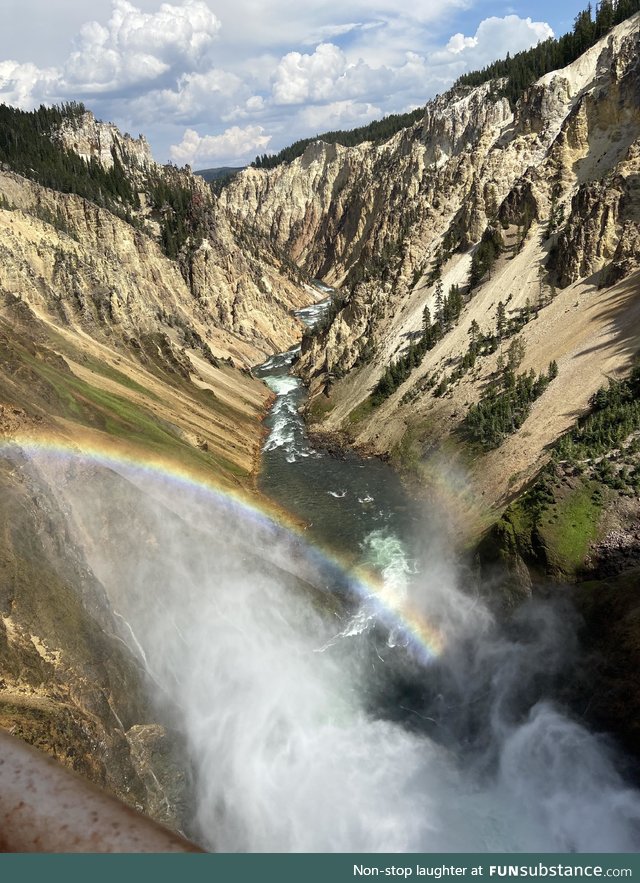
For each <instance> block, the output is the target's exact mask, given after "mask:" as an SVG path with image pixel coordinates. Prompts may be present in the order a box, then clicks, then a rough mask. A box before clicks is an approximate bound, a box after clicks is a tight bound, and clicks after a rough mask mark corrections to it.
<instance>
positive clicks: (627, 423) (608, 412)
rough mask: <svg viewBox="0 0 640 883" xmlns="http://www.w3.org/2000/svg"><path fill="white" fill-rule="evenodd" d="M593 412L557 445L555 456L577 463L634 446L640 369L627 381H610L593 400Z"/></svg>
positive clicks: (638, 420)
mask: <svg viewBox="0 0 640 883" xmlns="http://www.w3.org/2000/svg"><path fill="white" fill-rule="evenodd" d="M591 405H592V410H591V411H590V413H589V414H587V415H586V416H585V417H582V418H581V419H580V420H579V421H578V423H577V425H576V426H575V428H574V429H572V430H571V431H570V432H568V433H567V434H566V435H564V436H563V437H562V438H561V439H560V440H559V441H558V443H557V444H556V447H555V456H556V457H557V458H558V459H560V460H569V461H571V462H577V461H580V460H587V459H591V458H594V457H600V456H603V455H604V454H607V453H609V452H610V451H612V450H613V449H616V448H622V447H623V446H625V443H627V442H629V443H631V440H630V436H631V435H632V433H634V432H637V431H638V430H640V366H636V367H635V368H634V370H633V371H632V373H631V376H630V377H629V378H628V379H627V380H611V381H609V385H608V386H607V387H603V388H602V389H600V390H599V391H598V392H597V393H596V394H595V396H594V397H593V399H592V400H591Z"/></svg>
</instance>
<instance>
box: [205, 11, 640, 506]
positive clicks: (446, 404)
mask: <svg viewBox="0 0 640 883" xmlns="http://www.w3.org/2000/svg"><path fill="white" fill-rule="evenodd" d="M639 52H640V16H639V15H635V16H633V17H632V18H630V19H628V20H627V21H625V22H623V23H622V24H620V25H618V26H617V27H616V28H614V29H613V30H612V31H611V33H610V34H608V35H607V36H606V37H604V38H602V39H601V40H600V41H599V42H598V43H596V44H595V45H594V46H592V47H591V48H590V49H589V50H588V51H587V52H585V53H584V55H582V56H581V57H580V58H578V59H577V60H576V61H574V62H573V63H572V64H570V65H568V66H567V67H566V68H564V69H562V70H558V71H554V72H551V73H549V74H546V75H545V76H544V77H542V78H541V79H540V80H538V81H537V82H536V83H534V84H533V85H532V86H531V87H530V88H529V89H527V90H526V92H525V93H524V95H523V96H522V97H521V99H520V100H519V101H518V103H517V104H516V106H515V107H514V108H511V107H510V105H509V102H508V101H507V99H506V98H505V97H504V95H503V94H502V91H501V90H502V87H503V85H504V83H503V82H502V81H500V80H496V81H493V82H487V83H485V84H483V85H482V86H478V87H475V88H470V87H465V88H459V89H457V90H456V91H455V92H450V93H447V94H446V95H444V96H441V97H439V98H436V99H435V100H434V101H432V102H429V104H428V105H427V107H426V109H425V114H424V118H423V119H422V121H421V122H420V123H417V124H415V125H414V126H413V127H412V128H410V129H407V130H404V131H402V132H399V133H398V134H396V135H395V136H394V137H393V138H392V139H391V140H390V141H388V142H387V143H385V144H381V145H375V144H370V143H369V144H360V145H358V146H356V147H353V148H344V147H340V146H336V145H325V144H320V143H316V144H314V145H311V146H310V147H309V148H307V150H306V152H305V154H304V155H303V156H302V157H300V158H299V159H297V160H295V161H293V162H292V163H290V164H288V165H282V166H279V167H277V168H275V169H273V170H271V171H264V170H256V169H250V170H247V171H245V172H243V173H242V174H240V175H238V176H237V177H236V178H235V179H234V180H233V181H232V182H231V184H230V185H229V186H228V187H227V188H226V190H225V192H224V194H223V196H222V200H221V201H222V204H223V205H224V206H225V208H226V209H227V211H228V212H229V213H230V214H231V215H232V216H235V217H238V218H240V219H244V218H247V217H249V216H254V215H255V219H256V225H257V226H258V227H259V229H261V230H263V231H264V232H265V234H268V235H270V236H272V237H273V238H274V239H275V240H276V241H277V242H278V244H279V246H280V247H282V248H283V249H286V250H287V251H288V253H289V254H290V255H291V256H292V258H293V259H295V260H296V261H298V262H299V263H300V265H301V266H302V267H303V268H304V269H305V270H306V271H307V272H309V273H313V274H318V275H320V276H323V277H324V278H325V280H326V281H328V282H331V283H333V284H336V285H341V286H342V292H341V301H342V304H343V305H342V306H341V308H340V309H338V311H337V314H336V317H335V319H334V321H333V323H332V324H331V326H330V327H329V328H328V329H326V330H324V331H323V333H322V334H320V335H317V336H313V335H310V336H307V337H306V338H305V341H304V342H303V348H302V356H301V359H300V362H299V365H298V371H299V372H300V374H301V375H302V376H303V377H304V378H305V379H306V380H307V381H308V382H309V384H310V388H311V392H312V395H315V394H321V393H324V394H326V395H328V396H329V401H328V402H326V403H325V405H323V407H322V408H320V409H318V410H319V411H322V413H323V415H324V416H323V422H322V427H324V428H326V429H328V430H338V429H341V430H346V431H347V432H348V433H349V435H350V436H351V437H352V438H353V440H354V441H355V442H356V443H357V444H361V445H363V446H365V447H367V448H368V449H373V450H375V451H378V452H380V453H382V452H385V453H389V452H393V451H396V452H400V451H402V452H403V453H402V454H401V456H403V457H405V456H406V455H407V451H408V450H409V449H411V450H412V451H413V453H412V454H411V456H410V459H415V458H416V457H417V459H418V460H421V459H422V458H423V457H424V455H425V453H426V452H428V451H429V450H431V449H435V446H436V444H437V443H438V442H439V441H442V440H443V439H449V440H451V438H452V433H455V431H457V430H458V429H459V428H460V424H461V422H462V420H463V419H464V416H465V414H466V412H467V410H468V408H469V406H470V405H471V404H472V403H473V402H474V401H477V400H478V397H479V396H480V394H481V392H482V390H483V389H485V388H486V385H487V383H489V382H491V379H492V378H495V376H496V360H497V355H491V353H488V354H487V356H486V357H485V358H482V359H480V360H479V361H478V362H477V364H476V365H475V367H474V369H473V371H472V372H468V373H466V375H465V371H462V375H463V376H462V379H454V380H453V381H452V380H451V377H452V375H453V374H454V369H455V368H456V367H457V366H459V365H460V363H461V360H462V357H463V355H464V353H465V351H466V350H467V348H468V342H469V336H468V335H469V333H470V329H471V326H472V323H473V322H475V323H476V326H477V327H479V328H480V329H481V331H482V333H483V334H484V335H491V334H495V328H496V322H497V309H498V304H499V303H500V302H502V305H503V307H504V306H505V304H506V305H507V307H506V309H507V316H508V317H509V319H510V320H513V322H516V320H518V321H520V319H519V317H526V318H527V319H530V318H531V317H532V316H534V315H535V317H536V319H537V321H536V322H527V321H523V322H522V325H521V332H520V337H521V339H522V341H523V343H524V346H525V350H526V352H527V356H526V358H525V363H524V365H523V368H526V369H527V370H528V369H529V368H533V369H534V370H537V371H540V370H543V369H546V365H548V363H549V361H550V360H551V359H555V360H556V361H557V362H558V364H559V365H560V382H559V383H558V385H557V388H558V389H560V388H562V389H563V390H564V394H563V395H560V396H559V397H558V398H557V401H556V395H555V392H553V386H552V387H550V389H549V392H548V393H545V396H546V406H545V415H547V417H548V419H545V423H546V428H545V431H544V432H542V433H540V432H538V431H536V432H533V431H532V430H531V428H530V425H529V421H528V422H527V424H526V433H527V434H526V436H525V437H526V438H528V439H529V438H530V439H531V440H530V441H526V442H524V444H523V442H522V437H521V436H518V440H517V442H515V441H514V445H519V447H520V450H521V454H518V452H517V451H516V450H513V451H511V450H510V447H509V444H510V443H509V442H507V443H505V445H504V446H503V447H502V449H501V451H500V455H498V454H496V455H494V454H489V455H488V456H479V457H477V458H476V459H477V464H476V465H477V475H476V478H477V479H478V486H477V487H476V494H475V495H474V496H476V497H477V498H481V499H482V506H483V507H485V506H488V507H489V508H491V507H493V506H498V507H500V506H502V505H504V502H505V501H506V500H507V499H508V498H509V496H510V495H512V494H514V493H515V492H516V491H517V490H518V488H519V487H522V486H523V483H524V482H526V481H527V480H528V478H529V477H530V476H531V475H532V474H535V470H536V469H537V468H538V467H539V464H540V462H541V461H543V460H544V457H545V453H544V448H545V446H546V445H548V444H549V443H550V442H551V441H552V440H553V439H554V438H555V437H557V435H558V434H559V433H560V432H562V431H563V430H564V429H566V427H567V426H568V425H569V423H568V421H567V419H566V418H565V417H563V416H562V415H563V414H564V415H566V414H567V412H569V411H571V412H572V413H579V412H580V411H581V410H583V409H584V408H585V407H586V406H587V404H588V400H589V397H590V395H591V394H592V393H593V392H595V390H596V389H597V388H598V386H600V385H601V384H602V382H603V379H604V372H606V371H616V370H619V369H624V368H625V367H626V366H627V365H628V361H629V348H628V340H629V335H630V334H631V333H632V332H631V331H630V330H629V332H628V334H627V332H623V330H622V329H623V328H624V325H625V319H624V318H623V314H624V315H625V316H626V321H627V323H628V328H629V329H631V328H632V327H633V328H635V327H636V326H635V321H636V308H635V304H634V299H633V291H634V290H635V285H636V284H637V283H634V282H633V279H634V276H633V273H634V271H635V269H636V267H637V243H638V236H639V231H640V224H639V222H640V201H639V191H638V174H639V172H640V166H639V163H638V136H639V133H640V105H639V104H638V98H637V96H638V94H640V81H639V77H640V73H639V71H638V66H637V58H638V54H639ZM489 224H493V225H494V228H496V227H497V229H498V231H499V233H500V236H501V237H502V239H503V246H504V250H503V253H502V256H501V257H500V258H499V259H498V261H497V263H495V265H493V266H492V268H491V270H490V271H489V272H488V273H487V272H486V270H485V271H484V277H483V278H482V279H481V280H480V283H479V284H476V286H475V288H474V290H473V293H472V296H471V295H470V294H469V293H467V283H468V279H469V269H470V264H471V261H472V259H473V255H474V254H475V253H476V252H477V249H478V246H477V243H478V242H479V240H480V239H481V237H482V235H483V233H484V231H485V230H486V229H487V228H488V225H489ZM439 279H440V280H441V283H442V289H443V292H444V294H445V295H446V294H447V293H448V291H449V289H450V287H451V285H454V286H458V288H459V290H461V291H462V292H463V297H464V301H465V306H464V308H463V310H462V313H461V316H460V319H459V320H458V322H457V324H456V323H454V324H453V325H452V326H451V327H450V329H449V331H448V333H447V334H445V335H444V337H443V339H442V341H440V342H439V343H438V344H437V346H435V347H434V348H433V349H432V350H431V351H430V352H428V353H427V354H426V356H425V357H424V359H423V361H422V364H421V365H420V367H418V368H414V370H413V371H411V372H410V377H409V379H408V380H406V381H404V382H402V383H400V384H399V387H398V390H397V392H395V393H394V394H393V395H391V396H390V397H389V399H387V400H386V401H385V402H384V403H383V404H382V405H380V406H379V407H377V408H371V407H369V406H368V405H367V404H366V402H365V400H366V399H367V397H368V395H369V393H370V392H371V390H372V389H373V387H374V386H375V384H376V383H377V381H378V380H379V379H380V377H381V375H382V374H383V372H384V371H385V369H386V368H387V367H388V366H389V365H390V364H391V363H393V362H394V361H397V360H398V359H399V358H401V357H402V356H404V355H406V354H407V353H408V350H409V347H410V344H411V341H416V340H417V339H419V338H420V336H421V333H422V322H423V311H424V309H425V307H428V308H429V310H430V314H431V317H432V319H433V317H434V316H436V315H437V310H438V306H437V302H436V287H437V282H438V280H439ZM624 280H626V282H625V281H624ZM630 280H631V281H630ZM614 284H618V285H620V286H622V287H621V288H616V289H612V288H610V286H612V285H614ZM598 291H602V294H601V295H598V294H597V292H598ZM598 297H600V302H599V304H600V309H598V301H597V298H598ZM533 307H535V310H533V309H532V308H533ZM578 314H579V315H580V318H577V316H578ZM516 324H517V323H516ZM476 326H474V327H476ZM513 327H515V325H514V326H513ZM552 329H553V330H552ZM598 339H601V340H603V341H604V342H605V343H604V345H603V347H602V349H601V350H599V349H598V344H597V340H598ZM507 345H508V342H507V343H505V344H504V348H505V349H506V346H507ZM582 351H589V352H592V351H593V352H598V356H597V357H594V358H593V359H592V361H591V362H590V364H589V368H588V370H586V371H585V370H582V371H581V370H580V364H579V363H580V358H579V353H581V352H582ZM591 369H593V370H591ZM465 370H466V369H465ZM457 376H458V377H459V376H460V375H459V374H458V375H457ZM561 399H562V401H561ZM453 437H454V438H455V434H454V436H453ZM505 457H506V461H505ZM505 462H507V463H508V464H509V465H506V466H505ZM473 468H474V474H475V469H476V466H475V465H474V467H473ZM483 495H484V497H483Z"/></svg>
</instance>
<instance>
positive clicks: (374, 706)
mask: <svg viewBox="0 0 640 883" xmlns="http://www.w3.org/2000/svg"><path fill="white" fill-rule="evenodd" d="M322 309H323V307H322V306H321V305H318V306H315V307H313V308H310V309H309V310H307V311H305V312H304V313H303V315H302V317H303V319H306V321H307V322H313V321H314V318H317V316H318V315H319V314H320V313H321V311H322ZM295 355H296V353H295V351H290V352H289V353H284V354H281V355H279V356H275V357H273V358H272V359H269V360H268V361H267V362H266V363H265V364H264V365H263V366H261V368H260V369H259V372H258V373H260V374H261V375H262V376H263V377H264V379H265V382H266V383H268V384H269V386H270V387H271V389H273V390H274V392H275V393H276V399H275V402H274V404H273V407H272V410H271V413H270V415H269V417H268V421H267V426H268V429H269V432H268V435H267V438H266V440H265V443H264V451H263V467H262V475H261V487H262V490H263V492H264V493H268V494H269V495H270V496H271V497H272V498H273V499H274V500H276V501H277V502H278V504H279V505H280V506H281V507H282V506H284V507H285V508H287V509H288V510H289V511H291V512H292V513H294V514H295V515H296V516H297V518H298V520H302V521H304V522H305V523H306V524H307V525H308V528H307V530H304V531H291V530H289V529H287V528H285V527H284V526H283V525H282V524H279V523H276V522H274V521H273V520H272V519H270V518H269V517H268V516H267V515H266V514H265V512H264V511H262V510H261V509H260V508H258V507H256V506H254V505H253V504H251V503H249V502H248V501H246V500H240V499H238V498H236V497H235V495H233V494H229V493H221V492H220V493H219V492H217V491H215V490H214V489H212V488H211V487H209V486H208V485H205V484H203V483H201V482H197V481H193V480H191V479H190V478H189V477H185V476H183V475H182V474H181V473H176V472H174V471H172V470H166V469H160V468H149V467H148V466H147V465H145V464H138V463H134V462H130V461H127V460H122V459H121V460H118V459H114V458H112V457H106V456H102V457H96V456H95V455H94V456H90V457H86V456H85V457H83V456H81V455H79V454H76V453H73V454H72V453H69V454H68V455H64V456H60V455H59V454H58V453H57V452H56V451H52V452H49V451H35V452H32V453H30V454H29V456H28V458H27V459H25V456H24V455H20V456H21V459H19V461H17V466H18V465H19V466H20V468H23V467H24V463H26V462H28V464H29V469H33V470H35V473H36V474H37V476H38V480H39V481H42V482H43V483H44V487H45V488H47V489H48V493H51V494H52V495H53V498H55V499H57V500H59V502H60V512H61V513H66V514H65V518H66V522H65V524H63V525H61V531H64V533H61V534H60V535H61V536H65V537H66V536H67V534H68V535H69V536H71V537H72V538H74V539H73V542H74V543H75V544H76V546H73V545H72V546H71V548H76V547H77V549H79V550H81V551H82V556H83V557H82V559H79V560H83V561H84V560H86V562H87V563H88V565H89V566H90V567H91V570H92V572H93V574H95V576H96V577H97V579H98V580H99V581H100V584H101V586H102V587H103V589H104V592H105V598H108V600H109V603H110V606H111V609H112V610H113V611H115V612H116V627H117V628H119V635H120V637H121V639H122V641H123V642H125V643H126V644H127V645H128V646H129V648H130V650H131V652H132V654H134V656H135V657H136V658H137V659H138V663H139V665H140V668H141V669H143V668H144V669H145V670H146V672H147V673H148V675H149V684H150V690H151V692H152V694H153V698H154V702H155V703H157V705H158V707H159V708H160V709H162V711H163V719H168V720H170V721H171V722H172V726H173V727H174V728H175V730H177V731H178V732H180V734H181V737H182V739H181V741H182V744H183V745H184V748H185V751H186V752H187V755H188V759H189V761H188V764H186V766H187V768H188V771H189V773H188V775H189V781H190V789H189V796H190V800H189V807H188V811H187V813H186V824H187V829H188V832H189V834H190V835H191V836H193V837H194V838H195V839H197V841H198V842H199V843H201V844H202V845H203V846H204V847H205V848H208V849H214V850H217V851H221V852H235V851H238V852H271V851H279V852H327V851H336V852H376V851H381V852H538V851H547V852H572V851H577V852H589V851H595V852H598V851H614V852H633V851H635V850H637V849H638V848H639V847H640V795H639V794H638V791H637V790H635V789H634V788H633V787H632V786H631V785H630V784H629V778H628V774H627V771H626V770H625V765H624V758H621V756H620V755H619V754H618V753H617V752H616V750H615V748H614V747H613V745H612V744H611V743H610V742H609V741H607V740H606V739H603V738H602V736H601V735H599V734H594V733H592V732H590V731H589V730H588V729H587V727H586V726H585V724H584V722H583V721H581V720H580V719H577V718H576V716H575V714H574V713H572V712H571V711H568V710H567V709H566V708H565V707H564V706H563V704H562V702H561V694H562V690H559V686H560V687H562V686H563V685H565V684H568V683H570V682H571V679H572V678H575V676H576V671H578V670H579V666H580V653H579V647H578V644H577V640H576V627H577V623H576V618H575V615H573V614H572V613H571V611H570V609H569V608H568V606H567V605H566V604H563V603H561V602H560V603H552V602H550V601H547V600H545V601H535V600H532V601H531V602H530V603H528V604H523V605H522V606H521V607H520V608H519V609H518V611H516V612H515V613H514V614H513V616H512V618H511V619H510V621H509V623H508V624H507V625H506V626H504V625H501V624H500V623H498V622H496V621H495V619H494V617H493V615H492V614H491V612H490V610H488V609H487V607H486V605H485V604H484V603H483V601H482V596H483V592H481V591H480V589H481V588H482V587H480V586H479V585H478V583H477V579H476V577H475V576H474V574H473V572H471V571H470V570H469V569H468V568H467V567H466V566H465V565H464V564H463V563H461V562H460V561H458V560H456V557H455V555H454V554H453V552H452V550H451V549H450V548H449V544H448V543H447V538H446V535H444V534H443V533H442V531H441V530H440V528H439V519H438V513H437V511H434V510H433V507H430V506H428V505H426V504H418V503H416V502H415V501H412V500H411V499H409V498H408V497H407V495H406V494H405V492H404V490H403V488H402V485H401V483H400V482H399V480H398V478H397V476H396V475H395V474H394V473H393V471H392V470H391V469H390V468H389V467H388V466H387V465H386V464H384V463H382V462H380V461H378V460H376V459H367V458H361V457H358V456H357V455H356V454H349V455H347V456H346V457H345V459H339V458H335V457H332V456H331V455H329V454H328V453H326V452H325V451H323V450H322V449H320V448H316V447H314V445H313V444H311V443H310V441H309V438H308V436H307V434H306V430H305V426H304V423H303V421H302V419H301V417H300V414H299V408H300V405H301V404H302V402H303V399H304V395H305V392H304V389H303V387H302V386H301V384H300V381H299V380H298V379H297V378H295V377H294V376H292V375H291V373H290V366H291V363H292V361H293V360H294V358H295ZM52 511H53V509H52ZM489 588H490V587H489ZM484 590H485V592H486V591H487V590H488V588H487V587H484Z"/></svg>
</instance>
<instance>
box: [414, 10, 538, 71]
mask: <svg viewBox="0 0 640 883" xmlns="http://www.w3.org/2000/svg"><path fill="white" fill-rule="evenodd" d="M548 37H553V31H552V29H551V28H550V27H549V25H548V24H547V23H546V22H543V21H532V20H531V19H530V18H520V17H519V16H517V15H505V16H504V17H503V18H498V17H496V16H491V17H490V18H485V19H484V21H481V22H480V24H479V25H478V29H477V31H476V32H475V34H474V36H473V37H465V36H464V34H454V35H453V37H451V39H450V40H449V42H448V43H447V45H446V47H445V48H444V49H443V50H440V51H438V52H435V53H433V54H432V55H431V56H430V61H431V62H432V63H433V64H448V63H451V62H452V61H455V62H461V61H462V62H464V69H465V70H474V68H478V67H484V65H486V64H488V63H489V62H491V61H495V60H496V59H498V58H504V56H505V55H506V54H507V52H510V53H511V54H512V55H513V54H514V53H515V52H521V51H522V50H523V49H529V48H530V47H531V46H535V45H536V43H539V42H540V41H541V40H546V39H547V38H548Z"/></svg>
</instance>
